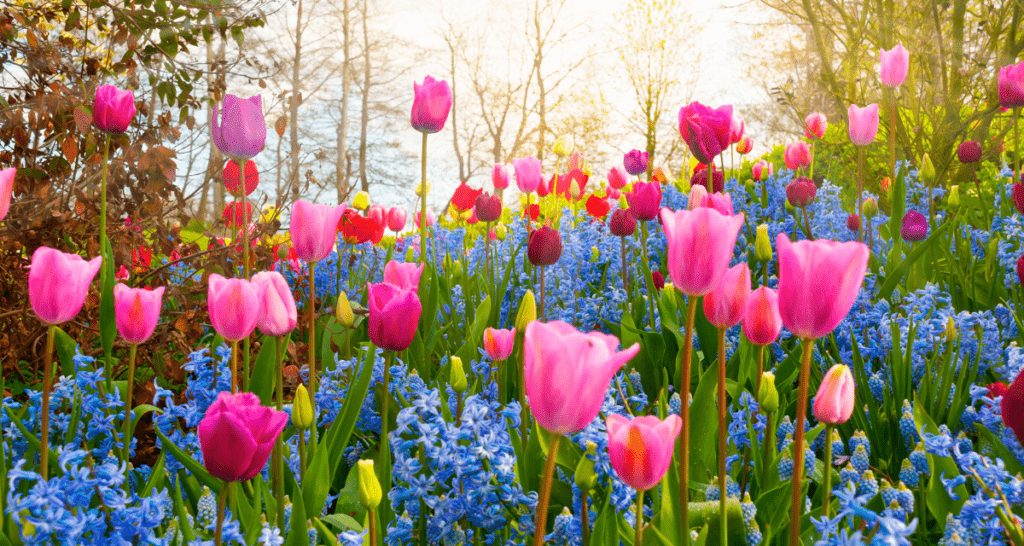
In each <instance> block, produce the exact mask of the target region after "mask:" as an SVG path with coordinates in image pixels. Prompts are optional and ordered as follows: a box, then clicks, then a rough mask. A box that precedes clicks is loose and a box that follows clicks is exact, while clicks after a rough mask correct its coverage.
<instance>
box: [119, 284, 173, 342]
mask: <svg viewBox="0 0 1024 546" xmlns="http://www.w3.org/2000/svg"><path fill="white" fill-rule="evenodd" d="M163 297H164V287H162V286H161V287H159V288H157V289H155V290H146V289H144V288H128V286H127V285H124V284H121V283H117V284H116V285H114V320H115V322H116V323H117V333H119V334H121V337H122V338H124V340H125V341H127V342H128V343H132V344H135V345H138V344H139V343H144V342H145V341H146V340H147V339H149V338H150V336H152V335H153V330H156V323H157V322H159V321H160V307H161V304H162V300H163Z"/></svg>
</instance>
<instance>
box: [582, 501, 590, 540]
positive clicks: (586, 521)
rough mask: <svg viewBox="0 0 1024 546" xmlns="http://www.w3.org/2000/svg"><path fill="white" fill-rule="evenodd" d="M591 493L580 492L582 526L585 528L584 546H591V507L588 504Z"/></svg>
mask: <svg viewBox="0 0 1024 546" xmlns="http://www.w3.org/2000/svg"><path fill="white" fill-rule="evenodd" d="M588 496H589V491H588V490H586V489H584V490H583V491H580V524H581V527H582V528H583V546H590V506H589V505H588V502H587V497H588Z"/></svg>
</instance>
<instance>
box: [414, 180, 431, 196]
mask: <svg viewBox="0 0 1024 546" xmlns="http://www.w3.org/2000/svg"><path fill="white" fill-rule="evenodd" d="M431 186H432V184H431V182H430V181H429V180H428V181H427V195H430V188H431ZM413 191H414V192H415V193H416V197H423V184H416V187H415V188H414V189H413Z"/></svg>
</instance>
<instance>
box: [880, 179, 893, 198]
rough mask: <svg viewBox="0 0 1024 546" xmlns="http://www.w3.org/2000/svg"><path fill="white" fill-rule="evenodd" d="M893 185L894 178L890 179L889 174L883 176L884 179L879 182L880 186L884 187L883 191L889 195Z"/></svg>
mask: <svg viewBox="0 0 1024 546" xmlns="http://www.w3.org/2000/svg"><path fill="white" fill-rule="evenodd" d="M891 186H892V180H889V177H888V176H886V177H883V178H882V180H881V181H879V182H878V187H880V188H882V191H883V192H884V193H885V194H886V195H888V194H889V188H890V187H891Z"/></svg>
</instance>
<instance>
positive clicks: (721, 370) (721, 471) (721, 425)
mask: <svg viewBox="0 0 1024 546" xmlns="http://www.w3.org/2000/svg"><path fill="white" fill-rule="evenodd" d="M727 406H728V403H727V402H726V399H725V328H719V329H718V510H719V513H720V514H722V517H721V518H720V522H721V527H720V529H721V534H722V542H721V544H728V543H729V542H728V540H726V537H727V536H728V532H729V526H728V523H729V518H727V517H726V511H725V501H726V497H727V490H726V483H725V479H726V477H727V476H726V470H725V450H726V444H725V441H726V437H727V436H728V432H729V430H728V429H727V428H726V423H725V417H726V410H728V407H727Z"/></svg>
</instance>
